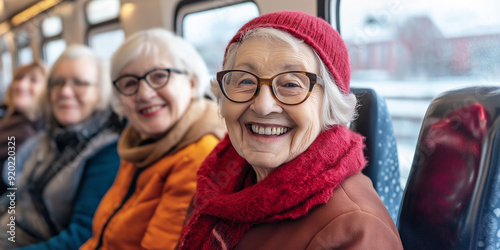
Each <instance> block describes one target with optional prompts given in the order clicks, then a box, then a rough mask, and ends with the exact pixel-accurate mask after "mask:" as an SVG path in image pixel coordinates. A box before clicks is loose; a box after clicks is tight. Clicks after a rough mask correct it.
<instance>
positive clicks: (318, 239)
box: [236, 174, 403, 250]
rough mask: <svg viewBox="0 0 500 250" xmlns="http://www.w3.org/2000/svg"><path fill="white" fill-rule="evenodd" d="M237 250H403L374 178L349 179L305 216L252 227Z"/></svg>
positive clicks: (359, 175) (359, 177) (361, 176)
mask: <svg viewBox="0 0 500 250" xmlns="http://www.w3.org/2000/svg"><path fill="white" fill-rule="evenodd" d="M236 249H242V250H243V249H384V250H388V249H403V246H402V244H401V239H400V237H399V233H398V230H397V228H396V225H395V224H394V222H393V221H392V219H391V216H390V215H389V212H388V211H387V209H386V208H385V206H384V204H383V203H382V201H381V200H380V198H379V196H378V194H377V193H376V191H375V189H374V188H373V186H372V182H371V181H370V179H369V178H368V177H366V176H364V175H363V174H356V175H354V176H351V177H349V178H347V179H346V180H345V181H344V182H342V183H341V185H340V186H339V187H337V188H336V189H335V190H334V191H333V195H332V198H331V199H330V200H329V201H328V202H327V203H326V204H324V205H321V206H319V207H317V208H315V209H313V210H312V211H311V212H309V214H308V215H307V216H305V217H302V218H299V219H296V220H287V221H282V222H279V223H272V224H261V225H257V226H254V227H253V228H251V229H250V230H249V231H248V232H247V233H246V234H245V236H244V237H243V239H242V240H241V241H240V243H239V244H238V246H237V247H236Z"/></svg>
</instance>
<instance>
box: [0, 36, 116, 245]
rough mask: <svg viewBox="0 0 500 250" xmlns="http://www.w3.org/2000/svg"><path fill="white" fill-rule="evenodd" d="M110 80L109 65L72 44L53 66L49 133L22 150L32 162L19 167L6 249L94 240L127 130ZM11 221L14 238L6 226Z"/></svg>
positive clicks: (5, 218)
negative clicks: (94, 222) (94, 220)
mask: <svg viewBox="0 0 500 250" xmlns="http://www.w3.org/2000/svg"><path fill="white" fill-rule="evenodd" d="M110 82H111V81H110V79H109V75H108V73H107V68H106V64H105V63H104V62H103V61H102V60H101V59H99V58H98V57H97V55H96V54H95V53H94V52H93V51H92V50H91V49H90V48H88V47H86V46H83V45H71V46H69V47H68V48H66V50H65V51H64V52H63V53H62V55H61V56H60V57H59V58H58V59H57V61H56V62H55V63H54V65H53V66H52V68H51V70H50V72H49V75H48V84H47V91H46V93H44V94H43V100H44V104H43V105H42V106H43V107H45V108H46V109H47V110H46V113H47V116H46V117H47V118H48V119H49V120H48V126H47V130H46V131H44V132H42V133H39V134H37V135H36V136H35V137H33V138H31V139H29V140H28V141H27V142H26V143H25V145H26V146H24V145H23V147H22V148H21V149H20V151H22V153H23V154H24V155H29V157H28V158H27V159H26V160H24V159H18V160H17V161H16V170H20V169H21V167H22V170H21V172H20V173H19V174H18V175H16V180H17V182H16V187H17V190H16V191H15V198H16V200H15V201H16V206H15V215H14V214H10V212H6V213H5V214H3V215H2V217H1V218H0V221H1V224H2V226H3V227H2V229H3V230H1V232H0V234H2V237H1V243H2V244H1V246H0V247H5V248H8V249H10V248H16V247H25V248H23V249H42V250H43V249H75V248H77V247H79V246H80V245H81V244H82V243H83V242H85V240H87V239H88V238H90V236H91V235H92V234H91V232H92V231H91V224H92V217H93V215H94V211H95V209H96V208H97V205H98V204H99V201H100V200H101V198H102V197H103V196H104V194H105V192H106V191H107V190H108V188H109V187H110V186H111V184H112V183H113V180H114V177H115V176H116V172H117V170H118V166H119V163H120V162H119V161H120V160H119V158H118V154H117V150H116V145H117V144H116V143H117V140H118V134H119V132H120V131H121V129H122V127H123V125H122V123H121V122H120V121H119V120H118V118H117V116H116V115H113V114H112V111H111V108H110V104H109V100H110V93H111V87H110V86H109V85H110ZM19 153H21V152H19ZM11 216H15V221H14V223H15V238H13V239H14V240H9V238H10V237H12V235H10V233H9V231H10V230H9V229H10V228H8V226H7V227H6V225H8V224H9V223H11V221H12V219H11ZM26 246H27V247H26Z"/></svg>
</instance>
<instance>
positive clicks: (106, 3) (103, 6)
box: [87, 0, 120, 24]
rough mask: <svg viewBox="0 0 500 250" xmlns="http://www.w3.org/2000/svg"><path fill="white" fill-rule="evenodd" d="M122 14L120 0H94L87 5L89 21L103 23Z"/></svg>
mask: <svg viewBox="0 0 500 250" xmlns="http://www.w3.org/2000/svg"><path fill="white" fill-rule="evenodd" d="M119 15H120V0H93V1H91V2H89V3H88V5H87V19H88V20H87V21H88V22H89V23H90V24H96V23H101V22H104V21H107V20H111V19H114V18H117V17H118V16H119Z"/></svg>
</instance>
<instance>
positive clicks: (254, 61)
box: [179, 11, 402, 249]
mask: <svg viewBox="0 0 500 250" xmlns="http://www.w3.org/2000/svg"><path fill="white" fill-rule="evenodd" d="M223 69H224V70H223V71H221V72H219V73H218V74H217V81H218V86H214V91H215V92H216V96H217V97H218V100H219V104H220V108H221V113H222V116H223V117H224V119H225V123H226V126H227V130H228V136H227V137H226V138H224V139H223V140H222V141H221V142H220V143H219V144H218V145H217V147H216V148H215V149H214V151H212V153H211V154H210V155H209V156H208V157H207V158H206V160H205V161H204V163H203V164H202V166H201V167H200V170H199V172H198V175H199V176H198V183H197V190H196V193H195V197H194V200H193V204H194V208H193V211H192V213H191V215H190V218H189V220H188V221H187V224H186V225H185V227H184V230H183V233H182V235H181V239H180V242H179V249H402V245H401V241H400V238H399V234H398V231H397V228H396V226H395V225H394V222H393V221H392V219H391V217H390V215H389V212H388V211H387V209H386V208H385V206H384V204H383V203H382V201H381V200H380V198H379V196H378V195H377V193H376V191H375V189H374V188H373V186H372V183H371V181H370V179H368V177H366V176H364V175H363V174H361V173H360V171H361V169H362V168H363V167H364V166H365V159H364V156H363V147H364V146H363V138H362V137H361V136H360V135H358V134H356V133H354V132H351V131H350V130H349V129H348V128H347V124H348V123H349V122H350V121H351V120H352V119H353V116H354V113H355V106H356V99H355V97H354V95H352V94H350V93H349V78H350V67H349V57H348V53H347V49H346V46H345V45H344V42H343V41H342V39H341V38H340V36H339V34H338V33H337V32H336V31H335V30H333V28H332V27H331V25H330V24H328V23H327V22H325V21H324V20H322V19H320V18H317V17H314V16H311V15H309V14H305V13H302V12H288V11H283V12H276V13H270V14H266V15H263V16H260V17H257V18H255V19H253V20H252V21H250V22H249V23H247V24H245V25H244V26H243V27H242V28H241V29H240V30H239V31H238V33H237V34H236V35H235V36H234V38H233V39H232V40H231V41H230V42H229V45H228V47H227V49H226V54H225V58H224V62H223Z"/></svg>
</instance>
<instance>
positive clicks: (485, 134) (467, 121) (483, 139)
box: [398, 87, 500, 250]
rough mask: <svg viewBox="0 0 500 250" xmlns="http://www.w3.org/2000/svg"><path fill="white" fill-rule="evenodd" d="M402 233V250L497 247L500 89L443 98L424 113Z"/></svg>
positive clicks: (473, 90) (405, 200)
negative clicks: (403, 249)
mask: <svg viewBox="0 0 500 250" xmlns="http://www.w3.org/2000/svg"><path fill="white" fill-rule="evenodd" d="M416 148H417V150H416V151H415V157H414V159H413V164H412V168H411V171H410V174H409V178H408V182H407V184H406V189H405V191H404V195H403V202H402V203H401V213H400V217H399V220H398V228H399V232H400V235H401V240H402V241H403V246H404V248H405V249H410V250H411V249H500V87H472V88H465V89H459V90H455V91H450V92H446V93H443V94H442V95H440V96H438V97H437V98H435V99H434V100H433V101H432V103H431V105H430V106H429V108H428V110H427V113H426V115H425V118H424V121H423V124H422V129H421V131H420V135H419V139H418V142H417V147H416Z"/></svg>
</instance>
